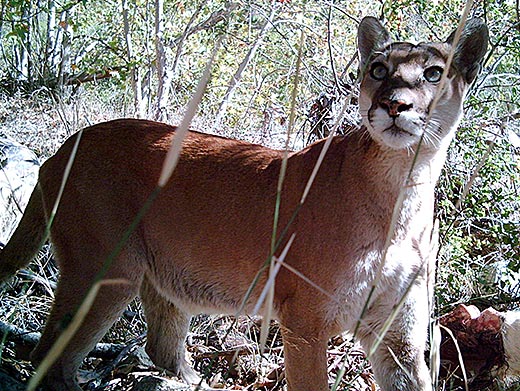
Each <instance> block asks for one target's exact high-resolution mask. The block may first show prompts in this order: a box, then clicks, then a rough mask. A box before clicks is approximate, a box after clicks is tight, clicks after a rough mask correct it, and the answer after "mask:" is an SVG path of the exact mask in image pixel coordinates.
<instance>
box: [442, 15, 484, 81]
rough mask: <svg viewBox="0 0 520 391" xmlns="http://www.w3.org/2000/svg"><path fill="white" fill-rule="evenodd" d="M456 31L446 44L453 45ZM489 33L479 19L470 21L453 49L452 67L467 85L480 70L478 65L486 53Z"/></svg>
mask: <svg viewBox="0 0 520 391" xmlns="http://www.w3.org/2000/svg"><path fill="white" fill-rule="evenodd" d="M455 33H456V30H455V31H453V32H452V33H451V34H450V36H449V37H448V39H447V40H446V43H448V44H450V45H453V40H454V39H455ZM488 40H489V32H488V28H487V26H486V24H485V23H484V22H483V21H482V20H481V19H478V18H476V19H470V20H468V21H467V22H466V25H465V26H464V30H462V33H461V35H460V39H459V42H457V46H456V48H455V54H454V56H453V65H454V66H455V68H456V69H457V70H458V71H459V72H460V73H461V74H462V76H463V77H464V79H465V80H466V82H467V83H471V82H472V81H473V80H474V79H475V77H476V76H477V74H478V71H479V70H480V63H481V62H482V59H483V58H484V55H485V54H486V51H487V46H488Z"/></svg>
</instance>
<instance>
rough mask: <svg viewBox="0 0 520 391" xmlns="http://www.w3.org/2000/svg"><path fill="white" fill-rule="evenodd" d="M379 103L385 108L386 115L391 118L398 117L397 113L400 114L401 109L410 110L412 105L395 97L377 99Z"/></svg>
mask: <svg viewBox="0 0 520 391" xmlns="http://www.w3.org/2000/svg"><path fill="white" fill-rule="evenodd" d="M379 105H380V106H381V107H382V108H383V109H385V110H386V111H387V113H388V115H389V116H390V117H392V118H397V117H399V114H401V113H402V112H403V111H407V110H410V109H411V108H412V107H413V105H412V104H411V103H410V104H407V103H406V102H405V101H403V100H397V99H394V100H391V99H386V98H383V99H381V100H380V101H379Z"/></svg>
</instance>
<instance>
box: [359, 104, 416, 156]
mask: <svg viewBox="0 0 520 391" xmlns="http://www.w3.org/2000/svg"><path fill="white" fill-rule="evenodd" d="M365 122H370V123H365V126H366V127H367V129H368V131H369V132H370V135H371V136H372V138H373V139H374V140H376V141H378V142H379V143H381V144H383V145H386V146H388V147H390V148H392V149H404V148H409V147H411V146H413V145H415V144H417V143H418V142H419V140H420V139H421V134H422V131H423V130H422V121H421V118H420V116H419V115H418V114H417V113H414V112H409V113H408V112H407V113H401V115H399V117H397V118H396V120H395V123H394V120H393V119H392V118H391V117H389V116H388V114H387V112H386V111H385V110H384V109H382V108H377V109H376V110H374V112H373V113H372V118H371V121H365ZM394 125H395V126H394ZM397 129H400V130H397Z"/></svg>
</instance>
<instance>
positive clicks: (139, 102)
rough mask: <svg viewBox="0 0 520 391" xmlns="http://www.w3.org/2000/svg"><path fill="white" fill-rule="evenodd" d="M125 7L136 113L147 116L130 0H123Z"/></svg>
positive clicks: (126, 40)
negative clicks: (132, 28)
mask: <svg viewBox="0 0 520 391" xmlns="http://www.w3.org/2000/svg"><path fill="white" fill-rule="evenodd" d="M121 6H122V9H123V28H124V35H125V43H126V61H127V63H128V64H129V67H130V83H131V85H132V93H133V96H134V115H135V116H136V117H137V118H145V117H146V101H144V100H143V94H142V92H143V89H142V83H141V77H140V72H139V68H138V67H137V66H136V65H135V64H134V60H135V58H134V49H133V44H132V34H131V31H130V18H129V15H128V8H129V7H128V1H127V0H122V3H121Z"/></svg>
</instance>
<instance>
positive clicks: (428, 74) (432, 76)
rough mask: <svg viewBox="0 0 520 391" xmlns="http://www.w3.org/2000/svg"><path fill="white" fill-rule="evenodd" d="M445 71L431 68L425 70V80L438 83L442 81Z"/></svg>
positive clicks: (439, 68)
mask: <svg viewBox="0 0 520 391" xmlns="http://www.w3.org/2000/svg"><path fill="white" fill-rule="evenodd" d="M442 72H443V69H442V68H441V67H430V68H426V69H425V70H424V78H425V79H426V80H428V81H429V82H430V83H437V82H438V81H440V80H441V77H442Z"/></svg>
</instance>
